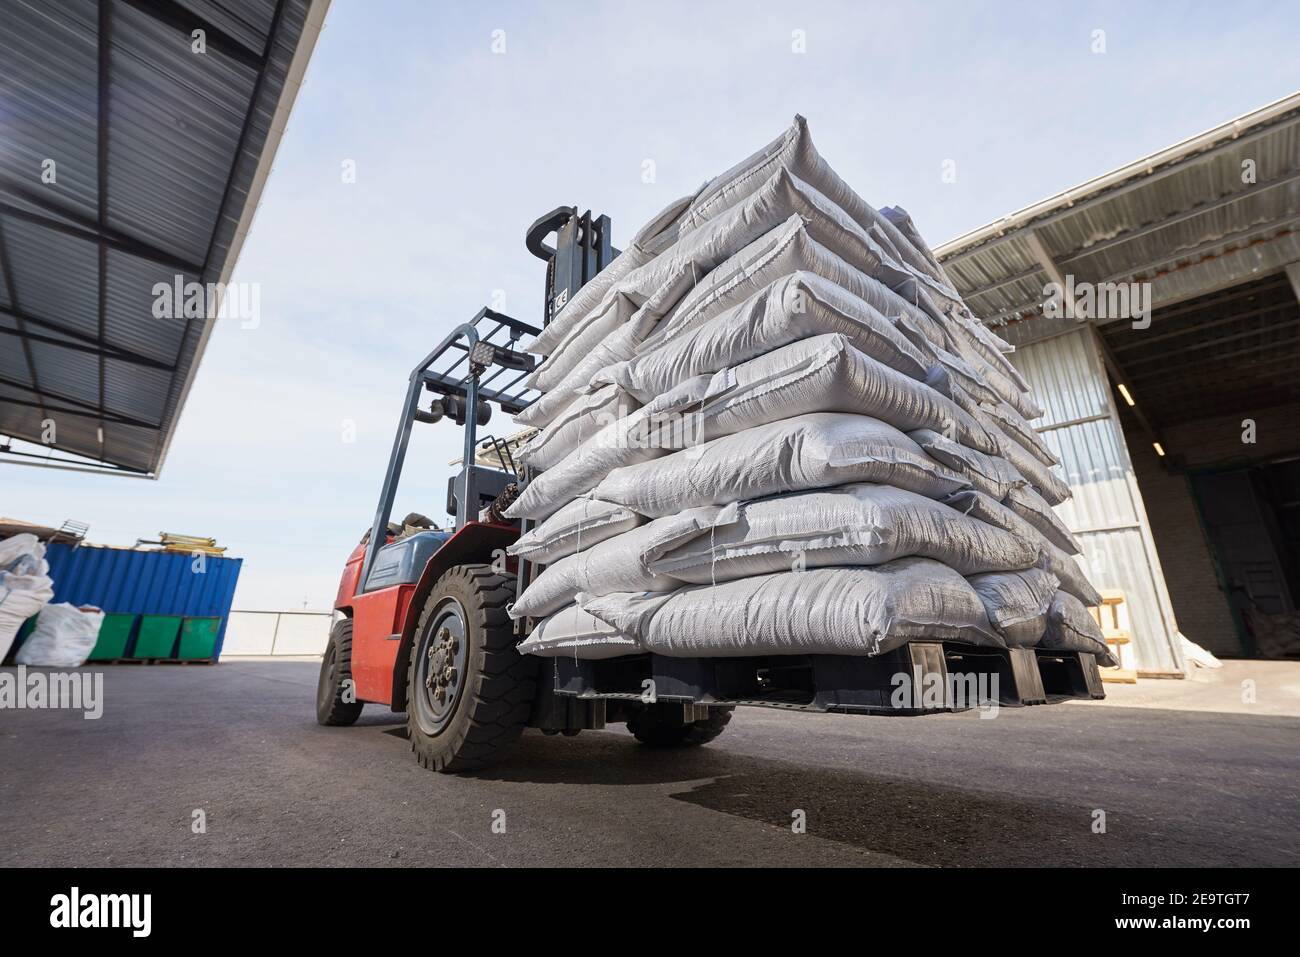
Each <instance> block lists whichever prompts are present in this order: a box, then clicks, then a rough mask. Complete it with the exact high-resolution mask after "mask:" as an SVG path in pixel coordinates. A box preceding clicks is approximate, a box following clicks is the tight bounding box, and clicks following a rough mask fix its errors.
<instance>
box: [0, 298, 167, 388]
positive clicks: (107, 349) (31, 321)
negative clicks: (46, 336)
mask: <svg viewBox="0 0 1300 957" xmlns="http://www.w3.org/2000/svg"><path fill="white" fill-rule="evenodd" d="M0 315H5V316H9V317H11V318H13V319H14V320H15V321H16V322H18V324H19V327H20V328H19V332H20V333H21V332H22V331H23V330H22V328H21V327H22V326H36V327H37V328H41V329H48V330H49V331H50V332H56V333H58V334H59V335H61V336H64V337H66V338H68V339H74V340H76V341H77V342H78V343H80V344H83V345H90V346H94V347H95V348H96V349H102V350H103V352H104V355H105V356H106V357H107V358H109V359H116V360H118V361H119V362H127V363H130V364H132V365H139V366H146V367H148V368H150V369H162V370H163V371H164V372H171V371H172V367H171V366H169V365H168V364H167V363H166V362H163V361H162V360H161V359H154V358H151V357H149V356H146V355H144V354H143V353H140V352H135V351H133V350H131V349H124V348H122V347H121V346H115V345H113V344H112V343H111V342H105V343H102V344H101V343H100V342H99V340H98V339H94V338H91V337H89V336H87V335H86V333H84V332H82V331H81V330H80V329H74V328H72V327H71V326H65V325H64V324H63V323H61V322H51V321H50V320H49V319H37V318H36V317H35V316H29V315H27V314H26V313H24V312H19V311H18V310H16V309H6V308H5V307H4V306H0ZM10 331H12V330H7V329H0V332H10ZM66 344H67V343H65V342H62V341H55V342H54V345H66Z"/></svg>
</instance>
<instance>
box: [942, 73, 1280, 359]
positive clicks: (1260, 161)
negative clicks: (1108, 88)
mask: <svg viewBox="0 0 1300 957" xmlns="http://www.w3.org/2000/svg"><path fill="white" fill-rule="evenodd" d="M1248 163H1249V164H1253V166H1250V165H1247V164H1248ZM1247 174H1249V175H1247ZM1251 177H1253V180H1252V179H1251ZM1033 237H1037V241H1038V242H1040V243H1041V245H1042V247H1043V251H1045V252H1046V254H1047V256H1048V257H1049V258H1050V260H1051V263H1052V266H1053V267H1054V268H1055V269H1056V270H1058V271H1059V272H1060V273H1061V274H1072V275H1073V276H1074V277H1075V279H1076V281H1087V282H1092V283H1097V282H1129V281H1147V282H1150V283H1151V284H1152V296H1153V301H1154V304H1155V305H1156V306H1166V305H1169V304H1172V303H1175V302H1179V301H1181V300H1184V299H1188V298H1191V297H1193V296H1199V295H1203V294H1205V293H1207V292H1212V291H1214V290H1216V289H1222V288H1225V287H1227V286H1230V285H1234V284H1236V283H1240V282H1243V281H1246V280H1250V279H1254V278H1258V277H1260V276H1265V275H1268V274H1270V273H1275V272H1278V271H1279V270H1281V269H1282V268H1283V267H1284V266H1285V265H1286V264H1287V263H1290V262H1295V261H1296V260H1297V259H1300V93H1297V94H1294V95H1292V96H1290V97H1286V98H1284V99H1282V100H1279V101H1277V102H1276V103H1272V104H1269V105H1268V106H1266V107H1263V108H1261V109H1259V110H1256V111H1254V112H1253V113H1249V114H1246V115H1245V116H1242V117H1239V118H1238V119H1236V120H1233V121H1231V122H1229V123H1225V124H1223V125H1222V126H1220V127H1217V128H1215V129H1213V130H1210V131H1207V132H1206V133H1203V134H1200V135H1199V136H1196V137H1193V138H1191V139H1189V140H1186V141H1184V142H1183V143H1180V144H1177V145H1175V146H1173V147H1170V148H1169V149H1167V150H1162V151H1161V152H1160V153H1156V154H1153V155H1152V156H1149V157H1144V158H1143V159H1140V160H1137V161H1135V162H1134V163H1131V164H1129V165H1128V166H1126V167H1123V168H1121V169H1119V170H1115V171H1114V172H1112V173H1108V174H1106V175H1105V176H1102V177H1099V178H1098V179H1096V180H1093V181H1090V182H1089V183H1084V184H1083V185H1081V186H1078V187H1076V188H1074V189H1072V190H1068V191H1066V192H1065V193H1062V194H1060V195H1059V196H1056V197H1052V198H1051V199H1048V200H1044V201H1043V202H1041V203H1037V204H1035V205H1034V206H1031V207H1029V208H1027V209H1025V210H1021V211H1020V212H1017V213H1013V214H1011V215H1009V216H1006V217H1004V218H1003V219H1001V220H998V221H996V222H994V223H991V224H989V225H988V226H985V227H981V228H980V229H978V230H975V231H974V232H972V233H969V234H967V235H966V236H963V237H960V238H958V239H955V240H953V241H951V242H949V243H945V244H944V245H942V246H940V247H939V248H938V249H937V250H935V253H936V255H937V256H938V258H939V260H940V261H941V262H942V263H943V266H944V269H945V270H946V271H947V273H948V275H949V278H950V279H951V280H952V282H953V284H954V285H955V286H956V288H957V290H958V291H959V292H961V294H962V295H963V297H964V298H965V300H966V302H967V303H968V304H969V305H970V307H971V309H972V310H973V311H974V312H975V314H976V315H978V316H980V317H981V318H982V319H984V321H985V322H987V323H989V324H990V325H992V326H1005V325H1006V324H1008V323H1010V324H1011V325H1010V326H1009V327H1008V328H1007V334H1008V337H1009V338H1012V340H1013V341H1016V340H1017V339H1018V340H1019V341H1021V342H1025V341H1033V340H1034V339H1038V338H1042V337H1043V336H1044V335H1050V334H1053V333H1055V332H1058V331H1061V329H1062V328H1063V327H1061V326H1060V324H1059V323H1057V324H1053V323H1052V322H1051V321H1046V320H1043V319H1042V316H1041V313H1042V304H1043V300H1044V294H1043V286H1044V285H1045V284H1046V283H1047V282H1049V281H1050V273H1049V271H1048V267H1047V265H1046V264H1044V263H1043V262H1042V261H1041V259H1040V257H1038V256H1037V255H1035V249H1034V248H1033ZM1025 323H1027V325H1028V326H1029V327H1030V328H1025V329H1016V328H1015V326H1016V325H1018V324H1025ZM1011 330H1014V333H1013V332H1012V331H1011Z"/></svg>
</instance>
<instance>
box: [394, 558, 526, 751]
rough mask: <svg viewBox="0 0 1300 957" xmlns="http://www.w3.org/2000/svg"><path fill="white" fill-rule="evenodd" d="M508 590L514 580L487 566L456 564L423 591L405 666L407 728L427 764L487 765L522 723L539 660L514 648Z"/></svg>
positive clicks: (511, 591) (514, 736) (511, 589)
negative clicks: (407, 662) (413, 637)
mask: <svg viewBox="0 0 1300 957" xmlns="http://www.w3.org/2000/svg"><path fill="white" fill-rule="evenodd" d="M514 597H515V583H514V579H513V578H511V577H509V576H507V575H498V574H496V573H495V572H493V571H492V567H491V566H490V565H457V566H455V567H454V568H451V569H450V570H448V571H447V572H445V573H444V574H443V576H442V577H441V578H439V579H438V581H437V582H436V583H435V584H434V586H433V590H432V591H430V592H429V597H428V599H427V600H426V601H425V604H424V610H423V611H422V612H421V613H420V622H419V624H418V625H417V626H416V631H415V644H414V645H413V647H412V648H411V660H410V663H409V664H408V666H407V672H406V711H407V720H406V727H407V735H408V737H409V738H410V742H411V750H412V751H414V752H415V756H416V759H417V760H418V761H419V762H420V764H421V765H423V766H424V767H426V768H428V769H429V770H431V771H443V772H447V773H455V772H460V771H477V770H479V769H481V768H484V767H487V766H488V765H489V764H492V763H493V762H495V761H497V760H499V759H500V758H501V757H503V756H504V754H505V752H506V751H508V750H509V748H510V747H511V746H512V745H513V744H514V743H515V742H516V741H518V740H519V736H520V734H521V733H522V732H523V730H524V726H525V725H527V723H528V718H529V716H530V714H531V712H532V706H533V695H534V693H535V691H536V687H537V659H536V658H532V657H529V656H521V655H520V654H519V652H518V651H517V650H516V649H515V635H514V629H513V628H512V627H511V621H510V617H509V615H507V614H506V605H507V604H508V603H509V602H510V601H512V600H513V599H514Z"/></svg>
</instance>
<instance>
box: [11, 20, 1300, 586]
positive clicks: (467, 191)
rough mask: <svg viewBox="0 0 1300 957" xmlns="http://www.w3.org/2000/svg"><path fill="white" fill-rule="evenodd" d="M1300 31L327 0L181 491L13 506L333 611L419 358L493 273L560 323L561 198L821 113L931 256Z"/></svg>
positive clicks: (188, 431)
mask: <svg viewBox="0 0 1300 957" xmlns="http://www.w3.org/2000/svg"><path fill="white" fill-rule="evenodd" d="M497 30H500V31H504V37H505V52H504V53H500V54H497V53H493V52H492V43H493V32H494V31H497ZM795 30H801V31H803V36H804V37H805V42H806V52H805V53H802V54H797V53H794V52H792V33H793V31H795ZM1096 30H1104V31H1105V45H1106V52H1105V53H1101V54H1098V53H1094V52H1092V46H1093V32H1094V31H1096ZM1297 49H1300V17H1297V15H1296V10H1295V7H1294V4H1289V3H1271V4H1270V3H1238V4H1233V5H1232V6H1231V7H1227V6H1225V5H1223V4H1219V3H1204V4H1201V3H1194V4H1181V3H1172V2H1170V3H1166V2H1160V3H1133V2H1128V3H1114V4H1111V3H1105V4H1102V3H1098V4H1089V3H1079V4H1069V5H1068V6H1067V5H1065V4H1060V5H1057V4H1051V3H1023V4H1022V3H988V4H970V3H954V4H940V3H920V2H915V3H871V4H868V3H860V2H859V3H829V2H821V0H803V2H798V3H786V2H761V0H760V2H755V0H747V2H737V3H730V2H707V3H704V2H699V3H653V4H644V3H631V2H612V0H611V2H600V0H584V2H578V0H553V2H549V3H546V4H540V3H535V4H522V3H518V4H512V3H435V2H427V0H426V2H395V0H372V2H362V0H334V3H333V6H332V8H331V10H330V13H329V17H328V20H327V22H326V28H325V31H324V33H323V34H322V36H321V40H320V43H319V44H318V46H317V48H316V53H315V56H314V58H313V60H312V63H311V66H310V68H309V70H308V73H307V78H306V83H305V86H304V88H303V91H302V93H301V95H300V97H299V99H298V102H297V105H296V107H295V110H294V114H293V117H292V118H291V120H290V123H289V128H288V132H287V135H286V137H285V139H284V141H283V143H282V144H281V147H280V152H279V154H278V156H277V159H276V162H275V166H274V171H273V173H272V176H271V178H270V181H269V183H268V184H267V188H266V190H265V193H264V194H263V197H262V204H261V207H260V208H259V210H258V213H257V217H256V220H255V222H254V225H253V230H252V233H251V235H250V237H249V240H248V242H247V244H246V245H245V247H244V250H243V254H242V256H241V259H240V262H239V265H238V267H237V269H236V272H235V276H234V278H235V279H236V280H238V281H241V282H250V283H252V282H256V283H259V284H260V286H261V323H260V325H259V326H258V327H257V328H256V329H241V328H240V327H239V324H238V323H237V322H229V323H224V324H219V325H218V328H217V329H216V331H215V332H214V334H213V336H212V339H211V342H210V344H209V347H208V352H207V354H206V356H205V358H204V360H203V364H202V367H201V368H200V370H199V373H198V376H197V379H196V381H195V385H194V389H193V391H192V393H191V395H190V398H189V402H188V404H187V406H186V408H185V411H184V413H183V414H182V416H181V420H180V424H179V429H178V432H177V435H176V438H175V440H174V442H173V445H172V449H171V452H170V455H169V457H168V460H167V462H166V463H165V465H164V468H163V474H162V478H161V479H160V480H159V481H157V482H146V481H137V480H131V479H118V478H109V477H103V476H91V475H78V474H59V473H55V472H51V471H48V470H37V469H24V468H16V467H5V468H3V470H2V471H0V476H2V478H0V485H2V486H3V500H2V501H0V512H3V513H5V514H9V515H15V516H20V517H23V518H27V519H30V520H33V521H40V522H46V523H53V524H58V523H59V522H61V521H62V520H63V519H65V518H77V519H81V520H83V521H88V522H90V524H91V536H90V537H91V539H92V540H93V541H98V542H104V543H110V544H130V543H131V542H133V541H134V540H135V539H136V538H137V537H152V536H153V535H154V534H155V533H157V532H158V531H160V530H166V531H174V532H184V533H189V534H199V535H215V536H216V537H217V538H218V539H219V540H220V541H221V542H222V543H223V544H226V545H228V546H229V547H230V549H231V554H234V555H239V556H242V557H243V558H244V559H245V565H244V572H243V576H242V578H241V582H240V586H239V591H238V593H237V595H236V607H237V608H302V607H304V606H305V607H310V608H328V607H329V604H330V602H331V600H332V598H333V594H334V589H335V586H336V584H337V580H338V573H339V570H340V569H341V567H342V563H343V561H344V559H345V557H346V556H347V554H348V552H349V551H350V550H351V548H352V546H353V545H354V544H355V542H356V541H357V538H358V537H359V536H360V534H361V532H362V531H363V530H364V529H365V527H366V526H367V525H368V524H369V521H370V518H371V516H372V514H373V510H374V505H375V500H376V497H377V494H378V491H379V484H380V481H381V479H382V475H383V469H384V465H385V461H386V458H387V454H388V447H389V444H390V442H391V438H392V433H393V430H394V428H395V425H396V421H395V417H396V415H397V411H398V406H399V403H400V400H401V396H402V393H403V391H404V387H405V379H406V376H407V374H408V372H409V371H410V368H411V366H413V365H414V364H415V362H416V361H417V360H418V359H419V358H420V357H421V356H423V355H424V354H425V353H426V352H427V351H428V350H429V349H430V348H431V346H432V345H434V344H436V343H437V342H438V341H439V340H440V339H441V338H442V337H443V336H444V335H446V333H447V331H448V330H449V329H450V328H451V327H452V326H453V325H455V324H457V323H459V322H462V321H464V320H465V319H467V318H469V317H470V316H472V315H473V313H474V312H475V311H477V309H478V308H480V307H481V306H482V305H484V304H485V303H486V302H488V301H489V300H490V299H491V298H492V297H493V296H494V295H495V294H497V291H498V290H500V291H502V292H503V293H504V297H505V311H506V312H509V313H511V314H513V315H516V316H518V317H519V318H522V319H527V320H531V321H536V320H537V319H538V313H539V309H540V302H541V287H542V280H543V266H542V264H541V263H540V262H539V261H537V260H535V259H533V258H532V257H531V256H530V255H529V254H528V253H527V252H526V251H525V249H524V246H523V234H524V230H525V228H526V227H527V225H528V224H529V223H530V222H532V220H533V219H535V218H536V217H537V216H538V215H540V214H541V213H543V212H546V211H547V210H549V209H551V208H553V207H555V206H558V205H562V204H564V205H567V204H576V205H579V206H581V207H582V208H591V209H593V210H594V211H596V212H604V213H607V214H608V215H610V216H611V217H612V219H613V221H614V229H615V242H616V244H620V243H622V242H626V240H627V238H628V237H630V236H631V234H632V233H633V232H634V231H635V229H636V228H637V227H638V226H639V225H640V224H641V223H642V222H644V221H645V220H646V219H648V218H649V217H650V216H651V215H652V214H653V213H655V212H656V211H658V210H659V209H660V208H662V207H663V206H664V205H666V204H667V203H668V202H669V201H670V200H672V199H674V198H676V197H678V196H681V195H684V194H686V193H688V192H691V191H692V190H693V189H695V188H696V187H697V186H698V185H699V184H700V183H701V182H703V181H704V180H705V179H707V178H709V177H710V176H712V175H714V174H716V173H719V172H721V171H722V170H724V169H726V168H727V167H729V166H731V165H732V164H733V163H735V162H737V161H738V160H740V159H742V158H743V157H744V156H746V155H748V154H749V153H750V152H752V151H753V150H755V149H757V148H758V147H759V146H761V145H763V144H764V143H766V142H767V141H768V140H770V139H772V138H773V137H775V136H776V135H777V134H778V133H780V132H781V130H782V129H784V127H785V126H786V125H788V123H789V122H790V119H791V118H792V117H793V115H794V114H795V113H803V114H804V115H805V116H807V117H808V120H809V125H810V129H811V131H812V134H813V138H814V140H815V141H816V143H817V146H818V148H819V150H820V151H821V152H822V154H823V155H824V156H825V157H826V158H827V159H828V160H829V161H830V163H831V164H832V165H833V166H834V167H835V168H836V169H837V171H838V172H839V173H840V174H841V175H842V176H843V177H844V178H845V179H846V180H847V181H848V182H849V183H851V184H852V185H853V186H854V187H855V188H856V189H857V190H858V192H859V193H861V194H862V195H863V196H864V197H865V198H866V199H867V200H868V201H869V202H871V203H872V204H874V205H876V206H885V205H902V206H904V207H906V208H907V209H908V210H909V211H910V212H911V213H912V215H913V218H914V219H915V220H916V222H917V224H918V225H919V227H920V229H921V231H922V233H923V234H924V235H925V236H926V237H927V239H928V240H929V241H930V243H931V245H938V244H939V243H941V242H943V241H944V240H947V239H950V238H952V237H954V236H957V235H959V234H961V233H964V232H966V231H968V230H970V229H973V228H975V227H977V226H980V225H983V224H984V223H986V222H988V221H990V220H992V219H995V218H997V217H999V216H1002V215H1004V214H1006V213H1008V212H1011V211H1012V210H1015V209H1018V208H1019V207H1022V206H1025V205H1027V204H1029V203H1031V202H1033V201H1035V200H1038V199H1042V198H1044V197H1046V196H1048V195H1050V194H1053V193H1055V192H1058V191H1059V190H1061V189H1063V188H1067V187H1069V186H1073V185H1075V184H1077V183H1079V182H1081V181H1083V180H1086V179H1089V178H1091V177H1093V176H1096V175H1098V174H1100V173H1103V172H1106V171H1108V170H1110V169H1112V168H1114V167H1116V166H1120V165H1122V164H1124V163H1126V162H1128V161H1130V160H1133V159H1135V158H1137V157H1139V156H1141V155H1143V154H1146V153H1149V152H1151V151H1153V150H1156V149H1159V148H1161V147H1164V146H1168V145H1170V144H1171V143H1173V142H1175V141H1177V140H1180V139H1183V138H1185V137H1187V136H1190V135H1192V134H1195V133H1198V132H1201V131H1202V130H1204V129H1206V128H1208V127H1211V126H1214V125H1217V124H1218V123H1221V122H1223V121H1225V120H1228V119H1231V118H1232V117H1234V116H1237V115H1239V114H1241V113H1244V112H1247V111H1248V110H1251V109H1254V108H1256V107H1259V106H1262V105H1264V104H1265V103H1267V102H1270V101H1272V100H1274V99H1277V98H1278V97H1280V96H1283V95H1286V94H1288V93H1291V92H1294V91H1295V90H1296V89H1300V57H1297V55H1296V50H1297ZM647 159H650V160H653V161H654V164H655V171H656V181H655V182H653V183H645V182H643V179H642V168H643V162H644V161H645V160H647ZM345 160H353V161H355V164H356V182H354V183H344V182H343V177H342V175H341V171H342V164H343V162H344V161H345ZM945 160H953V161H955V163H956V171H957V177H956V182H955V183H945V182H943V181H942V180H941V176H940V173H941V168H942V164H943V162H944V161H945ZM346 423H354V424H355V441H354V442H350V443H349V442H345V441H343V439H344V435H345V431H346V430H347V425H346ZM492 428H496V429H498V430H500V431H510V430H511V429H512V428H513V426H511V425H510V424H509V423H508V422H506V421H502V420H500V419H499V420H498V421H495V422H494V423H493V426H492V427H490V429H489V431H491V430H492ZM458 449H459V432H458V431H457V430H456V429H455V428H454V427H453V426H450V425H446V426H433V427H424V428H423V429H422V430H421V431H419V432H418V433H417V438H416V441H415V442H414V443H413V445H412V450H411V454H410V456H409V457H408V467H407V481H406V484H405V486H404V488H403V494H402V496H401V497H400V498H399V501H398V508H399V510H403V511H404V510H409V509H416V510H420V511H424V512H426V513H427V514H429V515H430V516H432V517H434V518H435V519H439V518H441V503H442V501H443V497H444V495H445V485H446V479H447V477H448V475H449V474H450V473H451V469H450V467H449V466H448V465H447V461H448V460H449V459H450V458H452V457H453V456H454V455H456V454H457V452H458ZM401 513H402V512H401V511H399V514H401Z"/></svg>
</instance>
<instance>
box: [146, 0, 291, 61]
mask: <svg viewBox="0 0 1300 957" xmlns="http://www.w3.org/2000/svg"><path fill="white" fill-rule="evenodd" d="M123 2H124V3H126V4H128V5H129V6H132V7H135V9H137V10H139V11H140V12H141V13H143V14H145V15H146V16H148V17H152V18H153V19H154V20H157V21H158V22H159V23H163V24H166V25H167V26H169V27H171V28H172V29H174V30H177V31H179V32H181V33H183V34H184V35H185V40H186V43H188V42H189V40H190V37H191V35H192V34H193V33H194V31H195V30H202V31H203V36H204V43H205V44H206V45H207V48H208V49H209V50H216V51H217V52H218V53H220V54H222V55H223V56H228V57H230V59H232V60H235V61H236V62H238V63H241V64H243V65H244V66H246V67H248V68H249V69H250V70H254V71H256V72H259V73H260V72H261V71H262V68H263V67H264V66H265V65H266V54H265V52H263V53H257V52H255V51H253V50H250V49H249V48H248V47H246V46H245V45H244V44H243V43H242V42H240V41H239V40H236V39H235V38H234V37H232V36H231V35H230V34H229V33H226V32H225V31H224V30H222V29H221V28H220V27H216V26H213V25H212V24H211V23H209V22H208V21H206V20H204V19H203V18H202V17H199V16H196V15H195V14H193V13H190V12H189V11H188V10H186V9H184V8H183V7H182V6H180V4H177V3H172V2H170V0H123Z"/></svg>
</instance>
